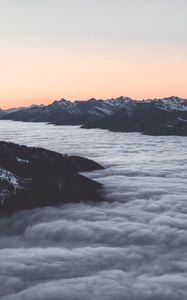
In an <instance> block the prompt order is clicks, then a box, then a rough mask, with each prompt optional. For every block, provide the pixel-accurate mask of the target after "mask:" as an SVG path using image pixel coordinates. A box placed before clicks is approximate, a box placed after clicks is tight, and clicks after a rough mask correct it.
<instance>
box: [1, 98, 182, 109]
mask: <svg viewBox="0 0 187 300" xmlns="http://www.w3.org/2000/svg"><path fill="white" fill-rule="evenodd" d="M119 98H127V99H130V100H133V101H146V100H152V101H154V100H162V99H168V98H180V99H183V100H187V98H183V97H180V96H174V95H172V96H166V97H165V96H164V97H162V98H160V97H159V98H157V97H156V98H155V97H154V98H141V99H134V98H131V97H128V96H117V97H111V98H95V97H91V98H86V99H75V100H73V99H68V98H64V97H62V98H59V99H55V100H49V102H48V103H47V102H46V103H42V102H43V101H44V100H43V101H42V102H41V103H38V104H37V103H35V102H31V103H30V104H26V105H21V106H19V105H18V106H10V107H9V106H8V107H3V106H2V107H1V106H0V110H8V109H16V108H25V107H31V106H40V105H43V106H48V105H50V104H52V103H53V102H55V101H61V100H65V101H70V102H76V101H89V100H92V99H94V100H97V101H98V100H103V101H107V100H111V99H119ZM38 102H39V101H38Z"/></svg>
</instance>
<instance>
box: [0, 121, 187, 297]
mask: <svg viewBox="0 0 187 300" xmlns="http://www.w3.org/2000/svg"><path fill="white" fill-rule="evenodd" d="M3 124H4V125H3ZM2 126H4V128H3V130H2V132H0V139H4V140H5V139H6V140H13V141H15V142H21V143H27V144H29V145H40V146H44V147H46V148H51V149H53V150H54V149H56V150H57V151H61V152H67V153H68V152H69V153H73V154H82V155H84V156H87V157H90V158H93V159H95V160H97V161H99V162H100V163H103V164H104V165H105V166H106V169H105V170H104V171H99V172H94V173H91V174H89V176H91V177H92V178H95V179H97V180H99V181H100V182H102V183H104V184H105V192H106V196H107V201H106V202H104V203H99V204H94V203H90V204H83V203H80V204H68V205H65V206H63V207H47V208H42V209H35V210H31V211H23V212H19V213H16V214H14V215H12V216H6V217H2V216H1V218H0V298H1V299H4V300H5V299H6V300H22V299H24V300H36V299H37V300H51V299H53V300H87V299H89V300H95V299H97V300H124V299H125V300H186V299H187V284H186V283H187V251H186V247H187V208H186V200H187V197H186V195H187V160H186V154H187V140H186V138H185V137H167V138H164V137H148V136H142V135H140V134H123V133H110V132H107V131H101V130H83V129H82V130H81V129H79V128H78V127H53V126H46V125H44V124H22V123H14V129H12V123H10V122H2ZM10 129H11V130H10ZM14 130H15V132H14ZM15 133H17V135H15ZM51 141H52V142H51Z"/></svg>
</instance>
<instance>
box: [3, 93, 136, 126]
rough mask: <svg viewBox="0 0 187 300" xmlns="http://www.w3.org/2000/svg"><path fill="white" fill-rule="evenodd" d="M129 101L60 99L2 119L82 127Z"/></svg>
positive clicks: (109, 113)
mask: <svg viewBox="0 0 187 300" xmlns="http://www.w3.org/2000/svg"><path fill="white" fill-rule="evenodd" d="M129 102H132V100H131V99H129V98H125V97H119V98H116V99H110V100H105V101H104V100H96V99H90V100H88V101H75V102H71V101H67V100H65V99H61V100H59V101H54V102H53V103H52V104H50V105H47V106H40V107H38V106H35V107H32V108H29V109H24V110H19V111H17V112H13V113H10V114H7V115H6V116H4V117H3V119H7V120H15V121H24V122H50V123H53V124H57V125H70V124H71V125H82V124H84V123H86V122H87V121H88V120H97V119H100V118H102V117H104V116H108V115H111V114H113V113H114V112H116V111H117V110H118V109H120V108H122V107H124V106H125V105H126V104H128V103H129Z"/></svg>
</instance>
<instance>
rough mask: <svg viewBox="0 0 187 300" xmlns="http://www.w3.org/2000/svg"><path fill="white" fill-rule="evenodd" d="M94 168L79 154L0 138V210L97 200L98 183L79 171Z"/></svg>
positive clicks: (94, 168)
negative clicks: (70, 154)
mask: <svg viewBox="0 0 187 300" xmlns="http://www.w3.org/2000/svg"><path fill="white" fill-rule="evenodd" d="M97 169H102V166H100V165H99V164H97V163H95V162H94V161H92V160H88V159H85V158H82V157H79V156H66V155H62V154H59V153H56V152H52V151H49V150H45V149H42V148H29V147H26V146H21V145H17V144H13V143H6V142H0V211H2V212H4V211H14V210H20V209H28V208H34V207H42V206H48V205H54V204H58V203H67V202H80V201H99V200H101V199H102V196H101V192H100V189H101V185H100V184H99V183H97V182H95V181H93V180H91V179H89V178H87V177H85V176H83V175H81V174H79V172H83V171H93V170H97Z"/></svg>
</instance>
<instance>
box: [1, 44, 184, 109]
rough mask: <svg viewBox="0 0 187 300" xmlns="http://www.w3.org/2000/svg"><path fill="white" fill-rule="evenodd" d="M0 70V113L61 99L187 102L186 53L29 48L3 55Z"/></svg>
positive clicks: (110, 49)
mask: <svg viewBox="0 0 187 300" xmlns="http://www.w3.org/2000/svg"><path fill="white" fill-rule="evenodd" d="M46 49H47V50H46ZM62 49H63V50H62ZM0 64H1V69H0V77H1V83H0V85H1V88H0V108H10V107H19V106H27V105H31V104H49V103H51V102H52V101H54V100H58V99H61V98H65V99H70V100H72V101H74V100H87V99H89V98H96V99H99V98H100V99H107V98H112V97H118V96H121V95H123V96H128V97H130V98H132V99H140V100H141V99H147V98H163V97H167V96H172V95H173V96H179V97H183V98H187V85H186V78H187V61H186V56H185V51H184V53H182V54H181V53H170V54H168V53H167V51H165V52H164V51H163V52H162V51H160V52H157V53H155V52H154V50H153V49H151V51H147V49H146V50H145V49H142V48H141V47H139V48H137V49H136V48H135V47H134V46H129V47H127V46H126V47H125V46H123V47H121V48H119V47H116V48H115V47H113V48H109V47H107V46H102V47H98V46H97V47H94V46H93V45H89V46H84V47H83V46H81V47H77V48H76V49H73V50H72V47H69V48H68V47H64V48H63V47H61V49H57V48H55V47H54V48H50V47H44V48H39V49H38V48H32V47H31V46H29V45H28V46H24V47H21V46H19V47H17V48H14V51H13V50H10V48H8V49H2V53H1V57H0Z"/></svg>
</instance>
